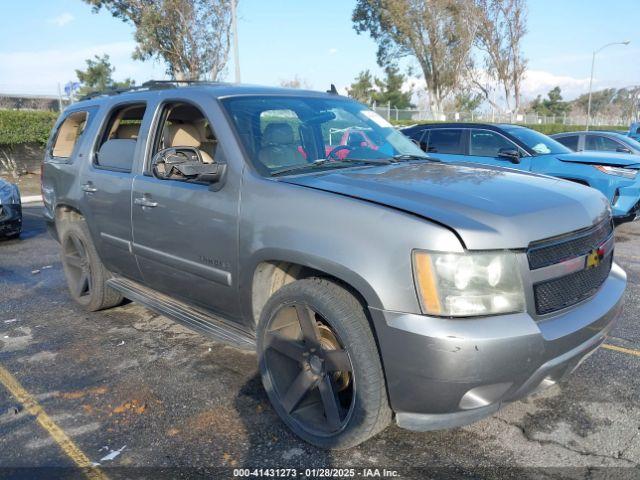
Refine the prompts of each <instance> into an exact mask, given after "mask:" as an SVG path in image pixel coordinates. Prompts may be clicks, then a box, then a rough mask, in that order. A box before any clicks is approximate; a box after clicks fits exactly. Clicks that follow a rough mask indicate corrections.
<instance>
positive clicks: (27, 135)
mask: <svg viewBox="0 0 640 480" xmlns="http://www.w3.org/2000/svg"><path fill="white" fill-rule="evenodd" d="M57 117H58V114H57V113H55V112H44V111H29V110H0V146H2V147H12V146H14V145H19V144H24V143H36V144H39V145H45V144H46V143H47V139H48V138H49V134H50V133H51V129H52V128H53V125H54V123H55V121H56V118H57Z"/></svg>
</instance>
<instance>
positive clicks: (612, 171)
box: [594, 165, 638, 180]
mask: <svg viewBox="0 0 640 480" xmlns="http://www.w3.org/2000/svg"><path fill="white" fill-rule="evenodd" d="M594 167H595V168H597V169H598V170H600V171H601V172H602V173H606V174H607V175H615V176H617V177H624V178H630V179H631V180H633V179H634V178H636V176H637V175H638V171H637V170H633V169H631V168H622V167H610V166H609V165H594Z"/></svg>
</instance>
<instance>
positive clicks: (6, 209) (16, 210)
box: [0, 204, 22, 236]
mask: <svg viewBox="0 0 640 480" xmlns="http://www.w3.org/2000/svg"><path fill="white" fill-rule="evenodd" d="M21 230H22V206H21V205H20V204H9V205H2V206H0V235H1V236H7V235H15V234H17V233H20V231H21Z"/></svg>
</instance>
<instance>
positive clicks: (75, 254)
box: [59, 218, 123, 312]
mask: <svg viewBox="0 0 640 480" xmlns="http://www.w3.org/2000/svg"><path fill="white" fill-rule="evenodd" d="M59 232H60V245H61V257H62V266H63V269H64V274H65V277H66V279H67V285H68V287H69V293H70V294H71V297H72V298H73V299H74V300H75V301H76V302H78V303H79V304H80V305H82V306H83V307H84V309H85V310H87V311H89V312H95V311H97V310H102V309H105V308H110V307H115V306H116V305H119V304H120V303H122V299H123V297H122V295H120V293H118V292H117V291H115V290H113V289H112V288H110V287H108V286H107V280H109V278H111V273H109V271H108V270H107V269H106V268H105V267H104V265H103V264H102V262H101V261H100V258H99V257H98V252H97V251H96V249H95V246H94V245H93V242H92V240H91V235H90V234H89V228H88V227H87V224H86V222H85V221H84V219H82V218H78V219H75V220H73V221H69V222H67V221H65V222H62V224H61V225H59Z"/></svg>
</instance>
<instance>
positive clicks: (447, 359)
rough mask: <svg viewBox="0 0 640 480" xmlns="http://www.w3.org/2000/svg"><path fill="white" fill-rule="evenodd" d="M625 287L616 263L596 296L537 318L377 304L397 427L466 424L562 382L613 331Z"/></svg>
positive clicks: (375, 318)
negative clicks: (456, 315) (448, 315)
mask: <svg viewBox="0 0 640 480" xmlns="http://www.w3.org/2000/svg"><path fill="white" fill-rule="evenodd" d="M625 287H626V275H625V273H624V272H623V271H622V269H621V268H620V267H618V266H617V265H615V264H614V266H613V268H612V271H611V274H610V276H609V278H608V279H607V280H606V281H605V283H604V284H603V286H602V287H601V289H600V290H599V291H598V293H597V294H596V295H594V296H593V297H592V298H590V299H589V300H587V301H585V302H583V303H582V304H580V305H577V306H575V307H573V308H571V309H568V310H567V311H564V312H562V313H561V314H558V315H556V316H554V317H551V318H547V319H545V320H543V321H539V322H536V321H535V320H534V319H533V318H532V317H531V316H530V315H528V314H527V313H520V314H513V315H501V316H495V317H486V318H478V319H458V320H454V319H444V318H435V317H427V316H424V315H414V314H405V313H398V312H389V311H384V310H377V309H371V315H372V318H373V321H374V324H375V327H376V334H377V336H378V341H379V345H380V350H381V354H382V360H383V365H384V368H385V375H386V380H387V387H388V392H389V398H390V401H391V407H392V408H393V410H394V411H395V412H396V421H397V423H398V425H399V426H401V427H404V428H409V429H413V430H435V429H441V428H451V427H456V426H460V425H465V424H468V423H472V422H474V421H477V420H479V419H481V418H483V417H486V416H487V415H490V414H492V413H493V412H495V411H497V410H498V409H499V408H500V406H501V405H502V404H503V403H504V402H510V401H514V400H517V399H519V398H522V397H524V396H526V395H528V394H530V393H532V392H534V391H535V390H537V389H539V388H541V387H544V386H547V385H551V384H553V383H555V382H557V381H560V380H562V379H564V378H565V377H566V376H567V375H569V374H570V373H571V372H572V371H573V370H574V369H575V368H576V367H577V365H579V363H580V361H581V360H583V359H584V358H586V357H587V356H588V355H589V354H591V353H592V352H594V351H595V350H596V349H597V347H598V346H599V345H600V344H601V343H602V342H603V341H604V339H605V338H606V336H607V334H608V332H609V331H610V330H611V328H613V325H614V323H615V320H616V319H617V317H618V315H619V313H620V311H621V308H622V303H621V299H622V295H623V293H624V289H625Z"/></svg>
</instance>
